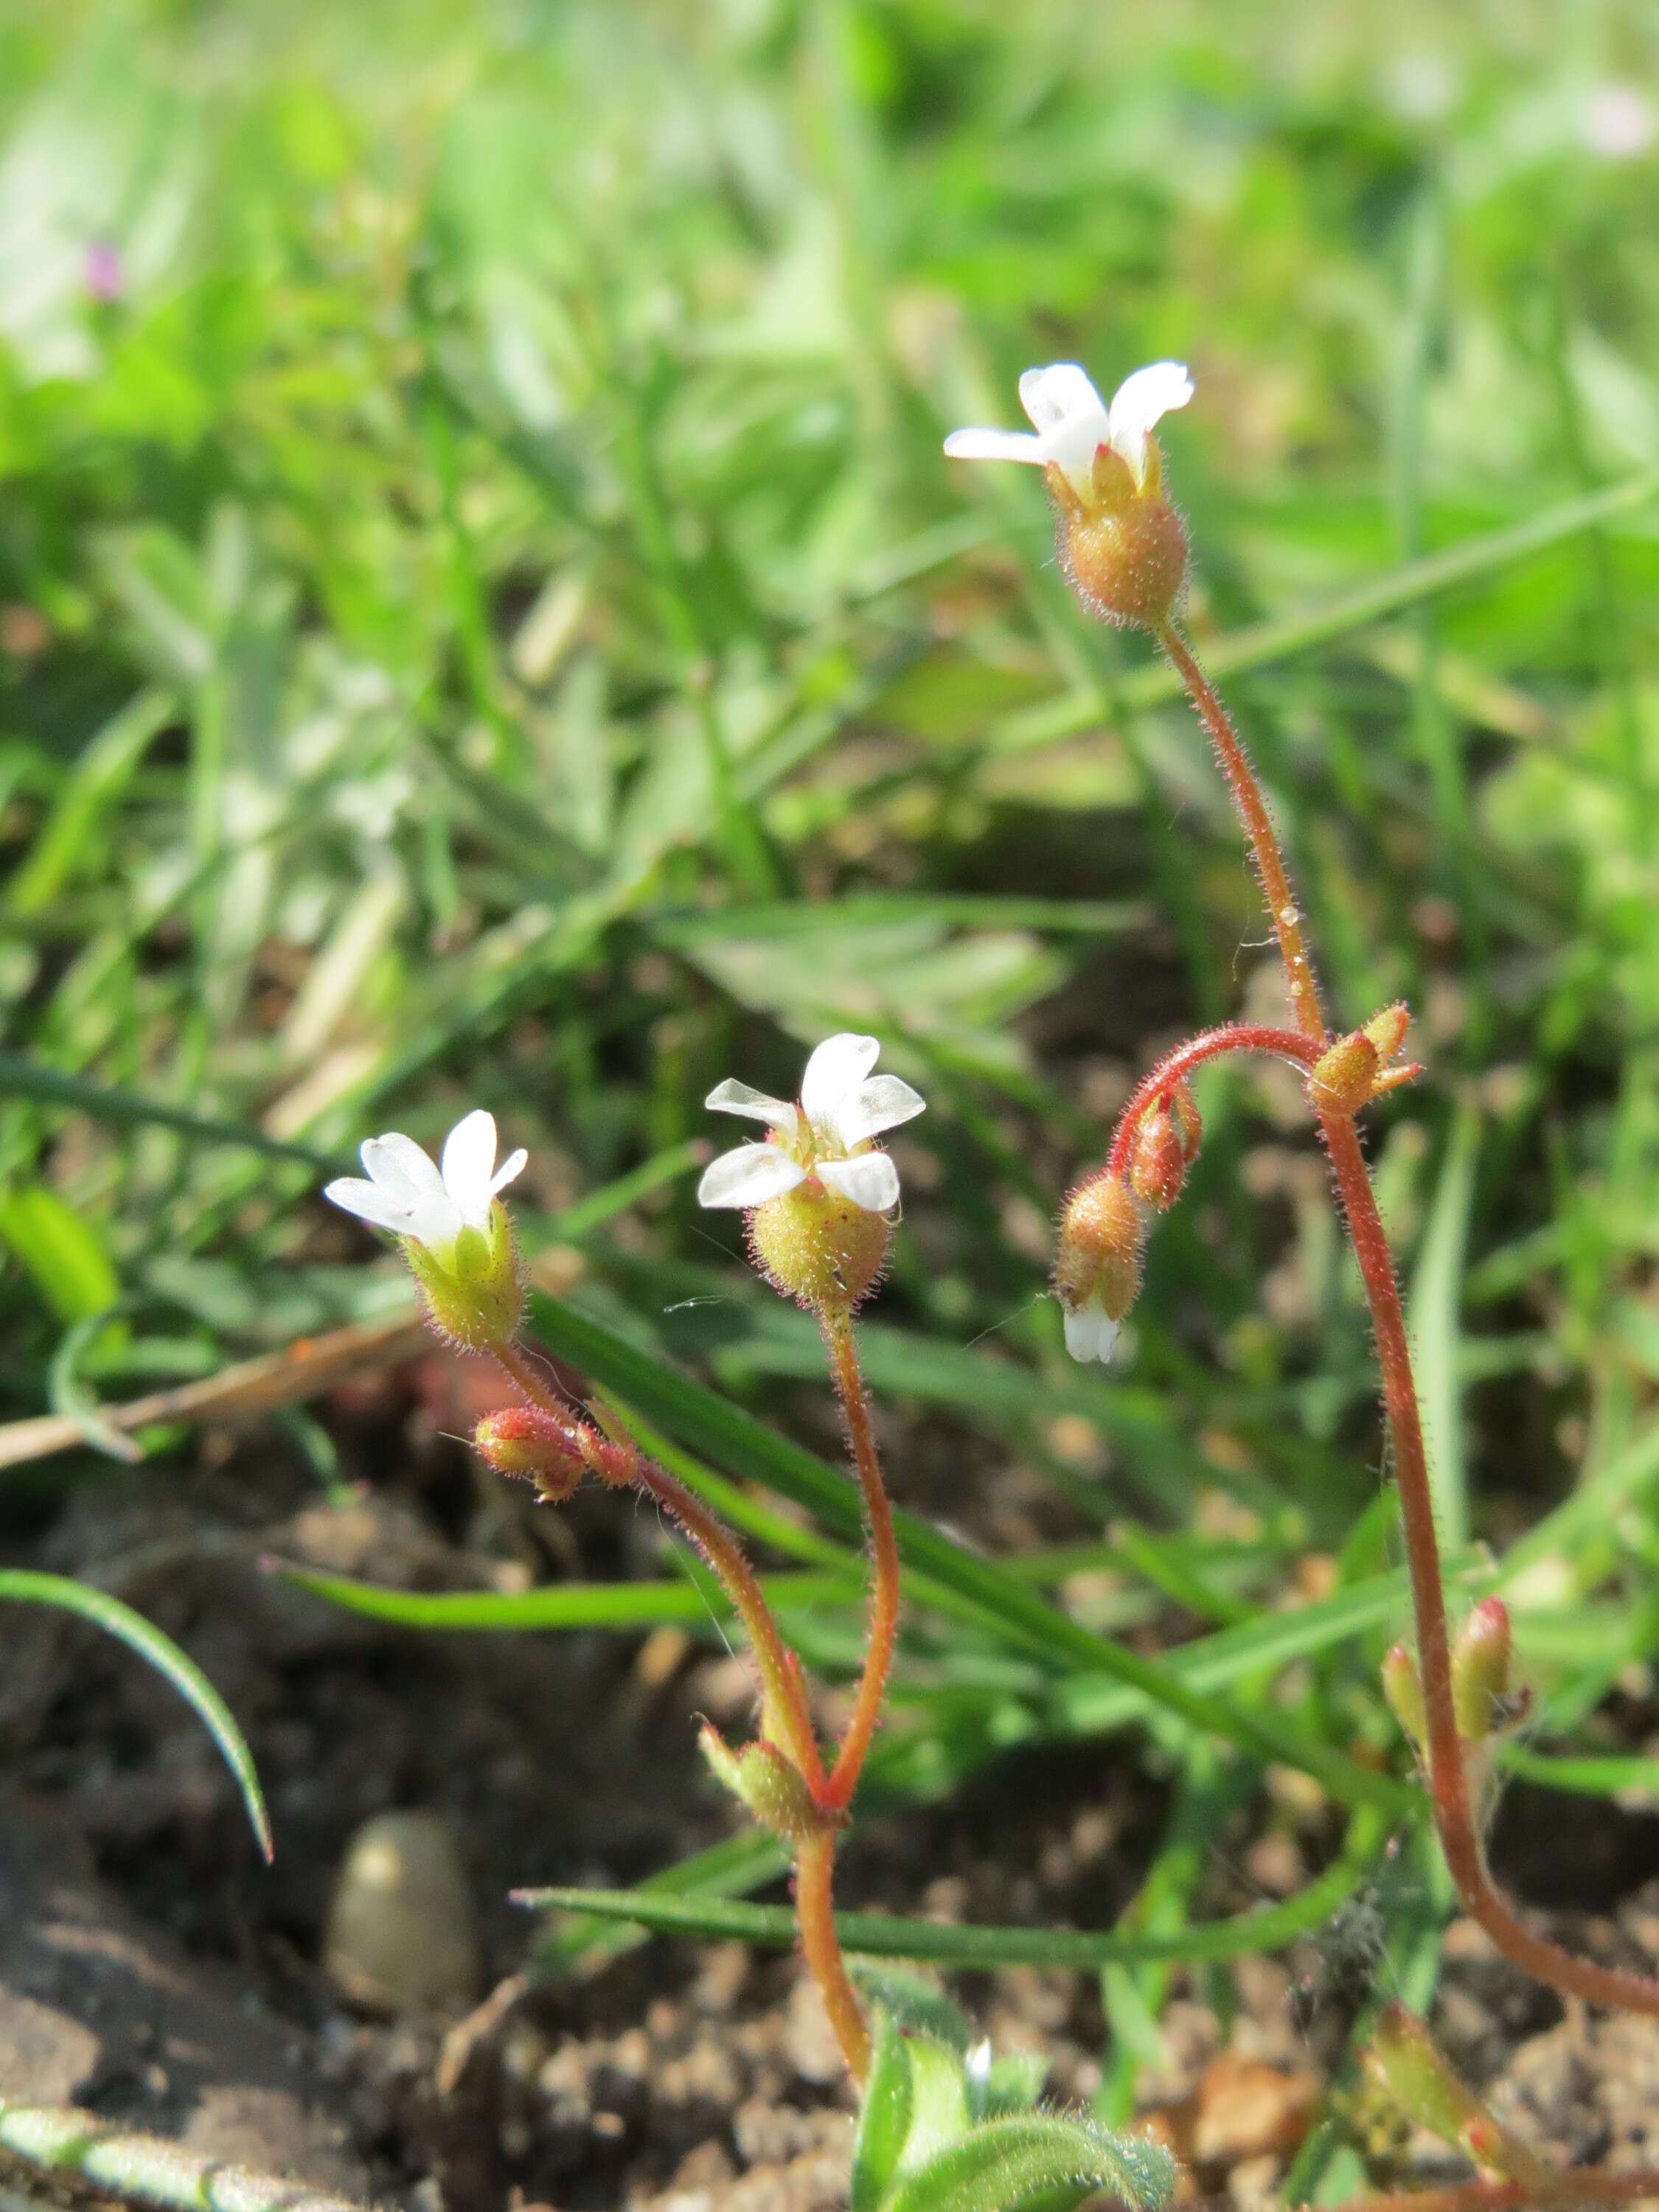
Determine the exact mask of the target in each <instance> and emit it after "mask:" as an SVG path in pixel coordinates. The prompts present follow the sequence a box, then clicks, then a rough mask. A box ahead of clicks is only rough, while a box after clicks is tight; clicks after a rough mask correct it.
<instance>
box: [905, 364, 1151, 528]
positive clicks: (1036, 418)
mask: <svg viewBox="0 0 1659 2212" xmlns="http://www.w3.org/2000/svg"><path fill="white" fill-rule="evenodd" d="M1192 396H1193V380H1192V379H1191V377H1190V376H1188V374H1187V368H1186V364H1185V362H1179V361H1155V362H1153V363H1152V366H1151V368H1138V369H1136V371H1135V372H1134V374H1133V376H1126V377H1125V378H1124V380H1123V381H1122V383H1121V384H1120V385H1119V386H1118V388H1117V392H1116V394H1115V397H1114V398H1113V400H1112V404H1111V405H1110V406H1109V407H1108V406H1107V404H1106V403H1105V401H1104V400H1103V398H1101V396H1100V394H1099V393H1098V392H1097V391H1096V390H1095V387H1094V386H1093V385H1092V384H1091V382H1090V380H1089V378H1088V376H1087V374H1085V371H1084V370H1082V369H1080V368H1079V367H1078V365H1077V363H1076V362H1074V361H1057V362H1053V363H1051V364H1050V366H1049V367H1048V368H1028V369H1027V370H1026V372H1025V374H1024V376H1022V377H1021V378H1020V380H1019V398H1020V404H1021V405H1022V406H1023V407H1024V410H1025V412H1026V413H1027V414H1028V415H1029V416H1030V418H1031V422H1032V425H1033V428H1034V429H1035V431H1036V435H1035V436H1033V435H1032V433H1031V431H1030V430H952V431H951V435H950V436H949V437H948V438H947V439H946V440H945V452H946V453H948V454H949V455H950V457H951V459H952V460H956V461H1025V462H1028V463H1030V465H1033V466H1034V467H1036V468H1040V469H1042V468H1047V467H1048V466H1049V465H1050V464H1051V463H1052V464H1053V465H1054V466H1055V467H1057V468H1059V469H1060V470H1061V471H1063V472H1064V473H1065V475H1066V477H1067V478H1068V479H1069V481H1070V483H1071V484H1072V486H1073V489H1075V491H1076V492H1077V494H1078V495H1079V498H1081V499H1084V500H1086V499H1088V497H1089V496H1090V494H1091V490H1092V488H1093V482H1094V467H1095V454H1096V453H1097V451H1098V449H1099V448H1100V447H1102V446H1109V447H1111V448H1112V450H1113V452H1114V453H1117V454H1118V455H1119V456H1120V457H1121V459H1123V460H1124V461H1125V462H1126V463H1127V465H1128V470H1129V473H1130V475H1131V476H1132V477H1133V478H1134V480H1135V483H1137V485H1139V484H1142V483H1145V482H1146V439H1147V435H1148V433H1149V432H1150V431H1151V430H1152V426H1153V424H1154V423H1156V422H1158V421H1160V420H1161V419H1162V417H1163V416H1165V415H1167V414H1168V413H1169V412H1170V410H1171V408H1175V407H1184V406H1185V405H1186V404H1187V402H1188V400H1189V399H1190V398H1192Z"/></svg>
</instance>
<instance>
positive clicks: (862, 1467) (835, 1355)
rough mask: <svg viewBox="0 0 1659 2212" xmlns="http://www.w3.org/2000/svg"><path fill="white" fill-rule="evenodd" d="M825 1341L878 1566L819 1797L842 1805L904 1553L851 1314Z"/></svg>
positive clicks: (864, 1741) (865, 1738)
mask: <svg viewBox="0 0 1659 2212" xmlns="http://www.w3.org/2000/svg"><path fill="white" fill-rule="evenodd" d="M823 1341H824V1345H825V1346H826V1348H827V1349H828V1352H829V1368H830V1372H831V1374H832V1375H833V1376H834V1377H835V1384H836V1393H837V1395H839V1397H840V1399H841V1403H842V1412H843V1413H845V1414H846V1416H847V1433H848V1439H849V1441H850V1442H851V1443H852V1447H853V1458H854V1463H855V1464H856V1466H857V1468H858V1475H859V1487H860V1490H861V1491H862V1492H863V1493H864V1517H865V1519H866V1522H868V1523H869V1527H870V1554H871V1558H872V1561H873V1563H874V1566H875V1582H874V1585H873V1587H872V1590H871V1594H870V1630H869V1634H868V1637H867V1638H866V1643H865V1650H864V1674H863V1676H862V1678H861V1680H860V1683H859V1686H858V1694H857V1696H856V1698H855V1699H854V1704H853V1717H852V1718H851V1719H850V1720H849V1721H848V1724H847V1733H846V1735H844V1736H843V1737H842V1741H841V1749H840V1750H839V1752H837V1753H836V1763H835V1765H834V1767H833V1768H832V1769H831V1771H830V1775H829V1781H828V1782H827V1784H825V1785H824V1790H823V1796H822V1799H821V1802H823V1804H824V1805H825V1806H826V1807H831V1808H834V1809H835V1810H836V1811H837V1812H842V1811H845V1809H846V1808H847V1807H848V1805H850V1804H851V1803H852V1802H853V1792H854V1790H856V1789H857V1787H858V1781H859V1776H860V1773H861V1772H862V1771H863V1769H864V1761H865V1757H866V1753H868V1751H869V1749H870V1741H871V1739H872V1736H873V1735H875V1732H876V1729H877V1726H878V1723H879V1722H880V1719H881V1709H882V1705H883V1704H884V1701H885V1699H886V1696H887V1676H888V1674H889V1671H890V1668H891V1667H892V1663H893V1645H894V1643H895V1640H896V1638H897V1635H898V1616H899V1553H898V1539H897V1537H896V1535H895V1534H894V1533H893V1509H892V1507H891V1506H890V1504H889V1503H888V1499H887V1486H886V1484H885V1483H884V1481H883V1480H882V1473H881V1460H880V1457H879V1455H878V1453H877V1450H876V1433H875V1431H874V1429H873V1428H872V1426H871V1422H870V1405H869V1401H868V1400H867V1399H866V1396H865V1395H864V1377H863V1376H862V1375H861V1374H860V1371H859V1355H858V1346H857V1345H856V1344H855V1343H854V1338H853V1322H852V1317H851V1316H850V1315H846V1314H843V1315H841V1316H837V1317H836V1318H835V1319H826V1320H825V1322H824V1324H823Z"/></svg>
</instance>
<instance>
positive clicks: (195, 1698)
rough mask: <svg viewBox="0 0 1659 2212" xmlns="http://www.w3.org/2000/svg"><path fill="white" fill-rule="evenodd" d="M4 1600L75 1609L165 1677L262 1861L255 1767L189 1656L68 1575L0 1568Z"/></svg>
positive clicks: (266, 1830)
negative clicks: (216, 1757) (239, 1806)
mask: <svg viewBox="0 0 1659 2212" xmlns="http://www.w3.org/2000/svg"><path fill="white" fill-rule="evenodd" d="M8 1599H9V1600H10V1601H11V1602H12V1603H14V1604H17V1605H46V1606H53V1607H56V1608H57V1609H58V1611H59V1612H60V1613H76V1614H77V1615H78V1616H79V1617H80V1618H81V1619H82V1620H89V1621H91V1622H93V1623H94V1626H97V1627H99V1628H101V1629H103V1630H104V1631H105V1632H106V1633H107V1634H108V1635H111V1636H113V1637H116V1638H118V1639H119V1640H120V1642H121V1643H123V1644H126V1645H127V1647H128V1648H129V1650H133V1651H136V1652H137V1654H138V1656H139V1657H140V1658H141V1659H144V1660H147V1661H148V1662H149V1664H150V1665H151V1666H152V1667H154V1668H155V1671H156V1673H157V1674H161V1675H163V1676H165V1677H166V1679H167V1680H168V1681H169V1682H171V1683H172V1685H173V1688H174V1689H175V1690H177V1692H179V1696H180V1697H181V1698H183V1699H184V1700H185V1703H186V1705H191V1706H193V1707H194V1708H195V1710H196V1711H197V1714H198V1715H199V1716H200V1717H201V1719H202V1721H203V1722H204V1724H205V1726H206V1728H207V1730H208V1733H209V1735H211V1737H212V1738H213V1741H215V1743H216V1744H217V1745H218V1747H219V1750H220V1753H221V1754H222V1757H223V1759H224V1761H225V1764H226V1765H227V1766H228V1767H229V1769H230V1771H231V1772H232V1774H233V1775H234V1777H235V1778H236V1786H237V1788H238V1789H239V1790H240V1791H241V1793H242V1802H243V1804H244V1805H245V1806H246V1808H247V1817H248V1820H249V1821H250V1823H251V1824H252V1829H253V1832H254V1835H255V1836H256V1837H257V1838H258V1844H259V1849H260V1850H261V1851H263V1852H264V1856H265V1857H266V1858H267V1859H270V1857H272V1856H273V1851H274V1846H273V1844H272V1843H271V1837H270V1815H269V1814H267V1812H266V1810H265V1801H264V1791H263V1790H261V1789H260V1787H259V1778H258V1774H257V1773H256V1772H255V1771H254V1765H253V1754H252V1752H251V1751H250V1750H249V1749H248V1747H247V1744H246V1740H245V1739H244V1737H243V1735H242V1732H241V1730H240V1729H239V1728H238V1727H237V1725H236V1722H235V1720H234V1717H233V1715H232V1713H231V1711H230V1708H229V1706H228V1705H226V1703H225V1701H224V1699H222V1697H221V1696H220V1695H219V1692H217V1691H216V1689H215V1688H214V1686H213V1685H212V1683H211V1682H210V1681H209V1680H208V1678H207V1676H206V1675H205V1674H204V1673H203V1672H202V1670H201V1668H199V1667H198V1666H197V1664H196V1662H195V1661H194V1660H193V1659H189V1658H186V1657H185V1654H184V1653H183V1652H182V1651H181V1650H179V1647H178V1645H177V1644H175V1643H173V1640H172V1638H170V1637H167V1636H164V1635H163V1634H162V1633H161V1630H160V1629H159V1628H157V1627H155V1626H154V1624H153V1623H152V1622H150V1621H148V1620H145V1619H144V1617H143V1613H135V1612H134V1611H133V1609H132V1607H131V1606H130V1605H124V1604H123V1603H122V1601H121V1600H120V1599H119V1598H118V1597H112V1596H111V1595H109V1593H108V1592H107V1591H106V1590H100V1589H93V1588H92V1587H91V1586H90V1584H88V1583H78V1582H75V1581H72V1580H71V1579H70V1577H68V1576H67V1575H46V1574H37V1573H34V1572H33V1571H30V1570H27V1569H25V1568H22V1567H4V1568H0V1601H3V1600H8Z"/></svg>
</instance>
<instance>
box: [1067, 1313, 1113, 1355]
mask: <svg viewBox="0 0 1659 2212" xmlns="http://www.w3.org/2000/svg"><path fill="white" fill-rule="evenodd" d="M1065 1319H1066V1350H1067V1352H1070V1353H1071V1355H1072V1357H1073V1359H1080V1360H1082V1361H1083V1362H1084V1363H1085V1365H1086V1364H1087V1363H1088V1362H1089V1361H1090V1360H1091V1359H1097V1360H1099V1361H1100V1363H1101V1364H1102V1365H1103V1366H1104V1364H1106V1362H1107V1361H1108V1360H1109V1358H1111V1356H1112V1346H1114V1345H1115V1343H1116V1342H1117V1328H1118V1325H1117V1323H1116V1322H1115V1321H1109V1320H1108V1319H1107V1317H1106V1310H1105V1308H1104V1307H1103V1305H1102V1304H1101V1303H1100V1300H1099V1299H1098V1298H1097V1297H1091V1298H1087V1299H1085V1301H1084V1303H1083V1304H1081V1305H1080V1306H1079V1308H1078V1309H1077V1310H1076V1312H1075V1313H1067V1314H1066V1316H1065Z"/></svg>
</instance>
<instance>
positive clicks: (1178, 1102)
mask: <svg viewBox="0 0 1659 2212" xmlns="http://www.w3.org/2000/svg"><path fill="white" fill-rule="evenodd" d="M1164 1104H1165V1105H1166V1106H1167V1107H1168V1109H1169V1112H1170V1121H1172V1122H1173V1123H1174V1124H1175V1133H1176V1136H1177V1137H1178V1138H1179V1139H1181V1157H1182V1159H1183V1160H1185V1161H1186V1163H1187V1164H1188V1167H1191V1165H1192V1164H1193V1162H1194V1160H1195V1159H1196V1158H1198V1148H1199V1146H1200V1145H1201V1144H1202V1143H1203V1141H1204V1122H1203V1119H1202V1117H1201V1116H1200V1113H1199V1110H1198V1101H1197V1099H1196V1098H1194V1096H1193V1093H1192V1087H1191V1085H1189V1084H1188V1081H1187V1079H1186V1077H1185V1076H1184V1075H1183V1076H1182V1077H1181V1078H1180V1079H1178V1080H1177V1081H1176V1082H1175V1083H1172V1084H1171V1085H1170V1090H1169V1092H1168V1095H1167V1096H1166V1097H1165V1099H1164Z"/></svg>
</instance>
